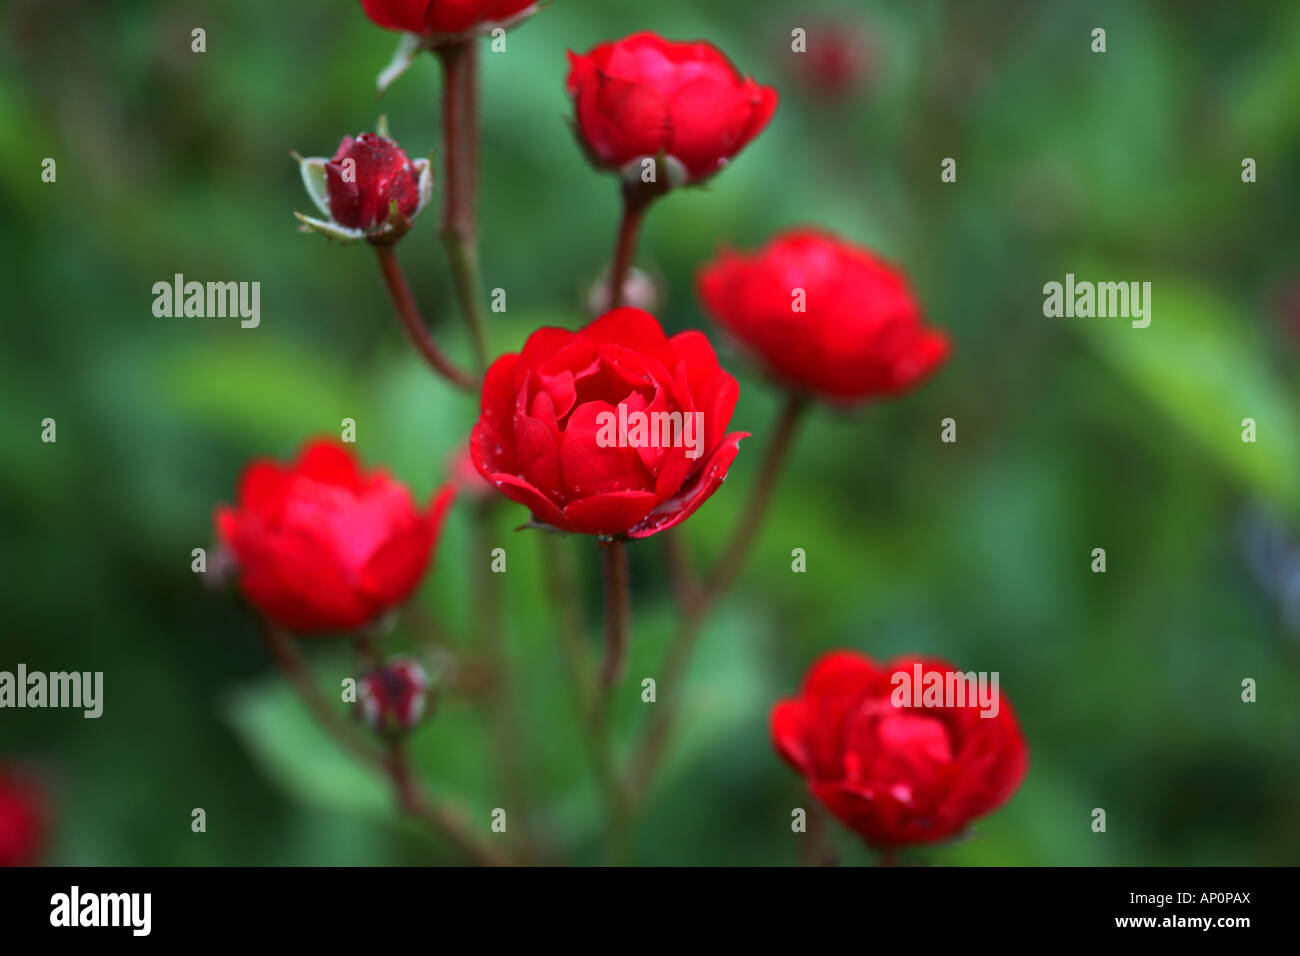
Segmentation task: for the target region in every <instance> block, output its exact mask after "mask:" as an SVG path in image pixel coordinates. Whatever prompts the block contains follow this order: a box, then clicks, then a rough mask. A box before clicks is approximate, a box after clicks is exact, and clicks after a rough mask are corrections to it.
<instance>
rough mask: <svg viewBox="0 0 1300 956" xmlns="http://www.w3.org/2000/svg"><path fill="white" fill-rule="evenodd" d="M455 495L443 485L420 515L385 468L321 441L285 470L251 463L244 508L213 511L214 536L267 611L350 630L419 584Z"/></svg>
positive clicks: (290, 624) (322, 627)
mask: <svg viewBox="0 0 1300 956" xmlns="http://www.w3.org/2000/svg"><path fill="white" fill-rule="evenodd" d="M453 497H455V491H454V489H452V488H450V487H448V488H445V489H443V490H442V491H441V492H439V493H438V494H437V496H436V497H435V498H434V500H433V501H432V503H431V504H430V506H429V510H428V511H427V512H425V513H423V514H421V513H420V512H419V511H418V510H416V507H415V504H414V502H413V501H412V499H411V494H410V492H409V491H407V490H406V488H405V487H404V486H403V485H401V484H399V483H398V482H396V481H394V480H393V479H392V478H390V477H389V476H388V475H387V474H386V473H385V472H383V471H381V470H377V471H373V472H370V473H369V474H365V473H363V472H362V471H361V470H360V469H359V467H358V465H357V462H356V460H355V459H354V458H353V457H352V454H351V453H350V452H348V451H347V449H345V448H344V447H343V446H342V445H338V444H335V443H333V442H331V441H317V442H313V443H312V444H309V445H308V446H307V447H306V448H305V449H304V450H303V451H302V454H301V455H300V456H299V458H298V461H296V462H294V463H293V464H292V465H290V466H288V467H282V466H280V465H279V464H276V463H275V462H270V461H258V462H254V463H253V464H252V465H250V466H249V467H248V468H246V469H245V470H244V474H243V477H242V478H241V479H240V482H239V504H238V506H237V507H234V508H231V507H226V506H223V507H220V508H218V509H217V515H216V524H217V535H218V537H219V538H220V540H221V543H222V544H223V545H224V546H225V547H226V548H228V549H229V550H230V551H231V553H232V554H233V555H234V559H235V564H236V565H237V568H238V573H239V586H240V590H241V591H243V593H244V596H245V597H246V598H247V599H248V601H249V603H251V604H252V605H253V606H254V607H256V608H257V609H258V610H259V611H260V612H261V613H262V614H264V615H266V617H268V618H270V619H271V620H272V621H274V622H276V623H277V624H280V625H281V626H283V627H285V628H288V629H289V630H291V631H295V632H297V633H300V634H301V633H313V632H321V631H350V630H355V629H356V628H359V627H361V626H362V625H363V624H367V623H369V622H371V621H374V620H375V619H376V618H378V617H380V616H381V615H382V614H383V613H384V612H385V611H387V610H389V609H390V608H392V607H394V606H395V605H397V604H400V603H401V602H402V601H404V600H405V599H406V598H407V597H409V596H410V594H411V592H412V591H414V590H415V586H416V585H417V584H418V583H419V581H420V578H421V576H423V574H424V571H425V568H426V567H427V566H428V564H429V558H430V555H431V553H432V551H433V546H434V544H435V543H436V541H437V538H438V532H439V530H440V529H441V527H442V521H443V518H444V517H446V514H447V509H448V508H449V507H450V506H451V501H452V498H453Z"/></svg>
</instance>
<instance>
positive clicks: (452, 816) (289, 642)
mask: <svg viewBox="0 0 1300 956" xmlns="http://www.w3.org/2000/svg"><path fill="white" fill-rule="evenodd" d="M264 634H265V637H266V643H267V646H268V647H269V648H270V651H271V656H272V657H274V658H275V661H276V663H277V664H278V665H279V666H280V669H281V670H283V671H284V674H285V677H286V678H287V679H288V680H289V683H290V684H292V685H293V688H294V690H295V691H297V692H298V696H299V697H300V698H302V700H303V703H305V704H306V705H307V708H308V709H309V710H310V711H311V712H312V714H313V715H314V716H315V717H316V720H317V721H318V722H319V723H320V725H321V727H322V728H323V729H324V730H325V731H326V732H327V733H328V734H329V735H330V736H331V737H333V738H334V740H335V742H336V743H338V744H339V745H340V746H341V747H342V748H343V749H344V750H347V751H348V752H349V753H351V754H352V756H353V757H354V758H356V760H357V761H358V762H360V763H363V764H366V765H368V766H372V767H375V768H377V769H379V770H380V771H382V772H383V773H384V774H386V775H387V776H388V778H389V780H390V782H391V783H392V786H393V790H394V792H395V794H396V795H397V798H398V801H399V803H400V804H401V806H402V809H403V810H405V811H406V812H408V813H409V814H411V815H412V816H414V817H416V818H417V819H419V820H421V821H423V822H424V823H425V824H426V825H428V826H429V827H430V828H431V829H433V830H434V831H436V832H438V833H440V834H441V835H443V836H444V837H446V838H447V839H449V840H450V841H451V842H452V843H454V844H455V845H456V846H457V847H459V848H460V850H461V851H462V852H463V853H464V854H465V855H466V856H468V857H469V858H470V859H472V860H474V861H475V862H476V863H480V864H483V865H485V866H506V865H509V864H510V862H511V861H510V860H509V858H507V857H506V856H504V855H503V854H501V853H499V852H498V851H497V850H496V849H495V848H493V847H491V846H489V845H488V844H487V843H486V842H485V841H483V840H480V839H478V838H476V837H475V836H474V835H473V833H472V831H471V830H470V826H469V823H468V822H467V821H466V820H465V818H464V815H463V814H462V813H461V812H460V811H459V810H456V809H454V808H453V807H451V806H450V805H448V804H446V803H443V802H442V801H439V800H438V799H436V798H434V797H433V796H431V795H429V794H427V793H425V792H424V791H423V790H421V788H420V786H419V782H418V781H417V780H416V779H415V777H414V776H413V775H412V774H411V771H410V766H409V764H408V763H407V760H406V756H405V751H404V750H403V749H401V746H400V745H399V744H394V745H392V747H391V748H390V751H389V752H388V753H384V752H383V751H381V750H377V749H376V748H375V747H373V746H371V745H370V744H369V743H368V742H367V741H366V740H365V739H364V738H363V737H361V736H360V735H359V734H358V733H357V732H356V731H355V730H354V729H353V727H352V726H351V725H350V724H348V723H347V722H346V721H345V720H344V719H343V718H342V717H341V716H340V715H339V712H338V710H337V709H335V707H334V705H333V704H331V703H330V701H329V699H328V698H327V697H326V696H325V695H324V693H322V691H321V689H320V687H319V686H318V685H317V684H316V681H315V680H314V679H313V678H312V676H311V670H310V669H309V668H308V667H307V661H306V660H305V659H304V658H303V656H302V652H301V651H299V650H298V647H297V645H296V644H294V642H293V639H292V638H291V637H290V636H289V635H288V634H287V633H286V632H285V631H284V630H282V629H281V628H279V627H276V626H275V625H273V624H268V625H267V626H266V627H265V628H264Z"/></svg>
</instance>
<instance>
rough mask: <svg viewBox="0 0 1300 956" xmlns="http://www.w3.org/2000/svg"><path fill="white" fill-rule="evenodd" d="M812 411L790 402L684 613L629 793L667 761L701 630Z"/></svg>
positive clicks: (640, 790)
mask: <svg viewBox="0 0 1300 956" xmlns="http://www.w3.org/2000/svg"><path fill="white" fill-rule="evenodd" d="M806 406H807V403H806V400H804V399H803V398H801V397H798V396H795V395H791V396H790V397H789V398H788V399H787V400H786V404H785V407H784V408H783V409H782V411H781V417H780V419H779V420H778V422H777V425H776V430H775V432H774V434H773V436H772V442H771V444H770V445H768V447H767V452H766V454H765V455H764V457H763V461H762V464H761V465H760V466H759V472H758V479H757V480H756V481H755V482H754V486H753V487H752V488H751V489H750V492H749V499H748V500H747V501H746V503H745V507H744V509H743V510H742V512H741V517H740V521H739V523H738V524H737V526H736V529H735V531H734V532H733V533H732V536H731V541H730V543H729V544H728V545H727V548H726V550H725V551H723V554H722V557H721V558H719V559H718V562H717V564H715V565H714V567H713V570H712V572H711V573H710V574H709V575H708V577H707V578H706V579H705V581H704V583H703V584H702V585H701V586H700V587H699V589H698V590H696V591H695V592H694V593H693V596H692V598H691V600H690V602H689V603H688V604H687V605H686V608H685V610H684V611H683V613H682V618H681V622H680V624H679V625H678V628H677V632H676V634H675V635H674V636H673V639H672V642H671V643H670V644H669V645H668V651H667V654H666V656H665V658H664V664H663V671H662V674H663V677H662V679H661V680H660V681H659V684H658V686H659V688H660V694H661V695H664V697H665V699H664V700H663V701H662V703H660V704H659V705H658V708H657V709H656V710H655V714H654V716H653V717H652V718H651V720H650V725H649V727H648V728H647V730H646V732H645V736H644V737H643V738H642V742H641V746H640V748H639V750H638V751H637V753H636V754H635V756H634V758H633V761H632V764H631V767H630V768H629V771H628V773H629V777H630V783H629V784H628V786H627V787H626V790H627V791H628V792H629V793H634V794H641V795H644V794H645V793H646V792H647V789H648V786H649V784H650V782H651V780H652V779H653V777H654V773H655V770H656V769H657V768H658V765H659V762H660V761H661V760H662V759H663V756H664V752H665V750H666V748H667V744H668V739H669V737H670V735H671V733H672V729H673V724H674V722H675V720H676V716H677V710H678V708H679V707H680V706H681V700H682V693H681V684H682V680H683V678H684V677H685V675H686V667H687V664H689V662H690V659H691V653H692V652H693V651H694V649H695V645H696V642H697V641H698V639H699V636H700V631H701V628H702V626H703V624H704V621H705V619H706V617H707V616H708V612H709V611H710V610H712V608H713V605H714V604H715V603H716V602H717V600H718V599H719V598H720V597H721V596H722V594H723V593H724V592H725V591H726V590H727V588H728V587H729V586H730V585H731V582H732V580H733V579H734V578H735V576H736V574H737V573H738V572H739V571H740V568H741V566H742V565H743V564H744V562H745V558H746V556H747V555H748V553H749V549H750V547H751V546H752V545H753V543H754V538H755V537H756V535H757V534H758V530H759V528H760V527H761V526H762V523H763V517H764V515H765V514H766V512H767V507H768V504H769V503H770V502H771V499H772V492H773V490H774V489H775V487H776V482H777V478H778V477H779V476H780V474H781V471H782V470H783V468H784V466H785V461H786V459H787V458H788V457H789V452H790V446H791V444H792V443H793V440H794V436H795V432H796V431H797V430H798V425H799V422H800V421H801V420H802V418H803V412H804V409H805V408H806Z"/></svg>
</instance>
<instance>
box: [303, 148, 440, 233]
mask: <svg viewBox="0 0 1300 956" xmlns="http://www.w3.org/2000/svg"><path fill="white" fill-rule="evenodd" d="M348 160H351V161H352V162H351V163H350V164H348V163H347V161H348ZM325 188H326V191H327V193H328V195H329V206H330V215H331V216H332V217H333V219H334V221H335V222H337V223H338V224H339V225H341V226H347V227H348V228H349V229H361V230H363V231H364V230H369V229H373V228H375V227H376V226H378V225H379V224H380V223H382V222H383V221H384V220H385V219H387V218H388V209H389V203H391V202H393V201H396V202H397V209H398V211H399V212H400V213H401V214H402V215H403V216H405V217H406V218H408V219H410V218H411V217H412V216H414V215H415V211H416V209H417V208H419V205H420V172H419V170H417V169H416V167H415V164H414V163H412V162H411V161H410V159H408V158H407V156H406V153H404V152H402V148H401V147H400V146H398V145H397V143H395V142H393V141H392V140H391V139H386V138H384V137H383V136H378V135H376V134H375V133H362V134H361V135H360V136H358V137H357V138H356V139H353V138H352V137H351V136H344V137H343V141H342V142H341V143H339V148H338V150H336V151H335V153H334V158H333V159H331V160H330V161H329V162H328V163H326V164H325Z"/></svg>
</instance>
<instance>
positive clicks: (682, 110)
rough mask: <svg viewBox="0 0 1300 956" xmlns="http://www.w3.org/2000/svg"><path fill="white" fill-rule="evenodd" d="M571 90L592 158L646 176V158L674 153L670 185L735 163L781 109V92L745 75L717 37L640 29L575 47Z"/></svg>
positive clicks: (578, 124) (660, 172)
mask: <svg viewBox="0 0 1300 956" xmlns="http://www.w3.org/2000/svg"><path fill="white" fill-rule="evenodd" d="M569 65H570V69H569V78H568V81H567V85H568V91H569V95H570V96H571V97H573V107H574V115H575V120H576V128H577V133H578V136H579V138H580V140H581V142H582V144H583V147H584V148H585V149H586V151H587V153H588V155H589V157H590V158H591V160H592V162H593V163H595V164H596V165H598V166H601V167H605V168H608V169H615V170H619V171H620V172H623V173H625V174H626V175H628V176H629V177H635V178H637V179H639V178H640V176H641V168H640V161H641V160H642V159H644V158H646V157H656V158H657V157H660V156H663V157H666V159H667V166H668V170H666V171H665V170H657V172H656V174H657V176H659V177H660V179H662V178H663V175H664V173H665V172H667V173H668V177H669V184H670V185H680V184H681V182H683V181H685V182H697V181H699V180H702V179H705V178H707V177H709V176H711V175H713V174H714V173H716V172H717V171H718V170H719V169H721V168H722V167H723V166H725V165H726V164H727V162H728V161H729V160H730V159H731V157H733V156H735V155H736V154H737V153H738V152H740V150H741V149H742V148H744V146H745V144H747V143H748V142H749V141H750V140H751V139H753V138H754V137H755V136H757V135H758V134H759V132H760V131H761V130H762V129H763V127H764V126H766V125H767V122H768V120H770V119H771V118H772V114H773V113H774V112H775V111H776V102H777V94H776V90H773V89H771V88H770V87H766V86H759V85H758V84H757V83H755V82H754V81H753V80H752V79H748V78H747V77H742V76H741V75H740V74H739V73H738V72H737V71H736V68H735V67H734V66H732V65H731V62H730V61H729V60H728V59H727V58H726V57H725V56H724V55H723V54H722V53H721V52H720V51H719V50H718V49H717V48H716V47H714V46H712V45H711V44H709V43H704V42H697V43H673V42H671V41H668V40H665V39H663V38H662V37H659V36H656V35H655V34H653V33H634V34H633V35H632V36H630V37H627V38H626V39H623V40H619V41H617V42H615V43H602V44H600V45H599V46H597V47H595V48H594V49H592V50H591V52H590V53H587V54H586V55H585V56H582V55H578V54H576V53H573V52H570V53H569Z"/></svg>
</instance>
